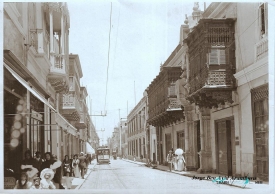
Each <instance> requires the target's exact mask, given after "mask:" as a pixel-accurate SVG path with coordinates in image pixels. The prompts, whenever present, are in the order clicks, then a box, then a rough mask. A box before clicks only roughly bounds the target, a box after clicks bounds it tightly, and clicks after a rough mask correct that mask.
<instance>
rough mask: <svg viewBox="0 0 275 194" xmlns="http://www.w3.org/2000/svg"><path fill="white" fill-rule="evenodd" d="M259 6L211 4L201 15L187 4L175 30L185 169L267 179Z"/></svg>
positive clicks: (264, 40) (263, 11)
mask: <svg viewBox="0 0 275 194" xmlns="http://www.w3.org/2000/svg"><path fill="white" fill-rule="evenodd" d="M267 7H268V5H267V4H266V3H249V4H248V3H212V4H210V6H209V7H208V8H207V9H206V10H205V11H204V12H203V13H202V12H201V11H200V10H199V7H198V5H197V4H195V6H194V12H193V15H192V16H191V17H189V18H188V20H186V25H185V26H183V27H184V32H185V33H183V39H184V42H183V44H184V47H186V50H188V52H186V53H185V54H184V59H185V58H186V59H187V60H186V63H185V65H184V66H183V74H182V76H181V79H180V80H179V81H178V82H179V83H180V87H179V94H178V96H179V98H180V99H181V102H182V104H183V106H184V112H185V122H186V134H188V136H187V139H186V140H187V142H189V143H185V145H186V146H188V148H187V149H186V159H187V167H189V169H197V170H198V171H199V172H212V173H217V174H223V175H227V176H245V175H249V176H251V177H252V176H253V177H257V178H259V179H262V180H267V179H268V171H269V167H268V160H269V157H268V55H267V54H268V36H267V28H268V26H267V23H268V22H267ZM248 13H249V17H247V14H248ZM184 72H185V73H184ZM188 144H189V145H188Z"/></svg>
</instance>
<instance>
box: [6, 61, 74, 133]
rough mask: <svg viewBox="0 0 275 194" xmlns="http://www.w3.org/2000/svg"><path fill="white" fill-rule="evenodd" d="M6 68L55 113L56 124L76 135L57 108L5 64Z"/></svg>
mask: <svg viewBox="0 0 275 194" xmlns="http://www.w3.org/2000/svg"><path fill="white" fill-rule="evenodd" d="M4 66H5V68H6V69H7V70H8V71H9V72H10V73H11V74H12V75H13V77H14V78H15V79H17V80H18V81H19V82H20V83H21V84H22V85H23V86H24V87H25V88H26V89H27V90H29V91H30V92H31V93H32V94H33V95H34V96H35V97H36V98H38V99H39V100H40V101H41V102H43V103H44V104H46V105H47V106H48V107H49V108H50V109H52V111H53V112H54V113H55V118H56V123H57V124H58V125H59V126H61V127H62V128H63V129H66V130H67V131H68V133H71V134H72V135H76V128H75V127H73V126H72V125H71V124H70V123H69V122H68V121H67V120H66V119H65V118H64V117H63V116H62V115H61V114H60V113H58V112H57V111H56V110H55V108H54V107H53V106H52V105H50V103H49V102H48V101H47V99H45V98H44V97H43V96H42V95H41V94H39V92H37V91H36V90H35V89H34V88H32V87H31V86H30V85H29V84H28V82H26V81H25V80H24V79H23V78H21V77H20V76H19V75H18V74H17V73H16V72H15V71H13V70H12V69H11V68H10V67H9V66H8V65H6V64H5V63H4Z"/></svg>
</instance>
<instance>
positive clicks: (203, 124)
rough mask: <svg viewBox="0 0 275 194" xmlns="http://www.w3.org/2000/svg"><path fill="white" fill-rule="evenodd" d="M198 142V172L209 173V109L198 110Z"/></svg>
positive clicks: (210, 154)
mask: <svg viewBox="0 0 275 194" xmlns="http://www.w3.org/2000/svg"><path fill="white" fill-rule="evenodd" d="M199 117H200V140H201V149H200V152H199V153H198V154H199V156H200V168H199V169H198V172H200V173H207V172H211V171H212V170H211V166H212V158H211V157H212V153H211V135H210V109H208V108H200V115H199Z"/></svg>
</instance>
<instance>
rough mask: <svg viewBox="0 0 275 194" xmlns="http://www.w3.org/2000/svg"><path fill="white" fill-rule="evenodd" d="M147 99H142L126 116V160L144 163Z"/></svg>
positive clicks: (145, 153) (145, 154)
mask: <svg viewBox="0 0 275 194" xmlns="http://www.w3.org/2000/svg"><path fill="white" fill-rule="evenodd" d="M146 101H147V97H146V96H143V98H142V99H141V100H140V101H139V102H138V104H137V105H136V106H135V107H134V108H133V110H132V111H131V112H130V113H129V114H128V116H127V126H128V137H127V142H128V159H130V160H134V159H135V160H136V161H143V162H146V158H147V147H146V139H147V138H146V107H147V103H146Z"/></svg>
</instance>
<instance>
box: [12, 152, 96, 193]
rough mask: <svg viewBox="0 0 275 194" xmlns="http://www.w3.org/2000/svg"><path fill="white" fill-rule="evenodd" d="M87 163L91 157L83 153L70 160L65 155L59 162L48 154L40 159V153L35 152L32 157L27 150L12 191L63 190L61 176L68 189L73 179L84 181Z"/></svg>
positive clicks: (55, 157)
mask: <svg viewBox="0 0 275 194" xmlns="http://www.w3.org/2000/svg"><path fill="white" fill-rule="evenodd" d="M89 163H91V157H90V156H89V155H86V156H85V155H84V153H83V152H81V153H80V155H79V156H78V155H77V154H75V155H74V157H73V158H72V159H69V156H68V155H66V156H65V157H64V160H63V162H61V161H60V160H58V159H57V156H56V155H54V154H51V153H50V152H46V153H45V154H44V158H42V154H41V152H39V151H37V152H36V153H35V156H34V157H32V154H31V151H30V150H27V151H26V152H25V158H24V160H23V161H22V163H21V173H20V177H19V180H17V181H16V185H15V187H14V189H65V188H64V187H63V185H62V178H63V176H65V177H64V178H65V185H66V188H67V189H70V188H71V186H72V180H73V177H76V178H80V177H81V178H83V179H84V175H85V174H86V172H87V167H88V165H89Z"/></svg>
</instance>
